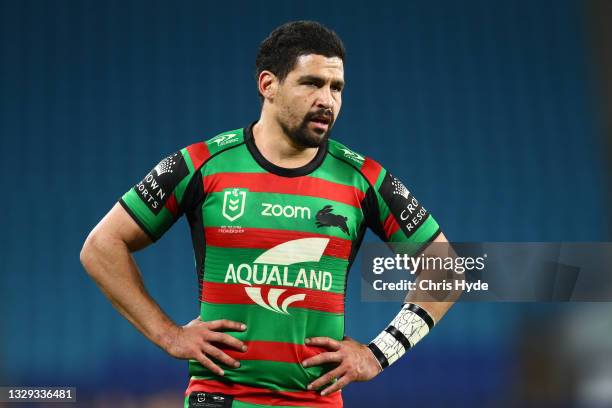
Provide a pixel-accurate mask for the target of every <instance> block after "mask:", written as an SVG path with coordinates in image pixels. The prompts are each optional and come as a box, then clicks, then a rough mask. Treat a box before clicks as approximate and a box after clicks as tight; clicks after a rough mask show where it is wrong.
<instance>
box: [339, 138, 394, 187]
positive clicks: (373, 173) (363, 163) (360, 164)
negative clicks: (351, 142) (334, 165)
mask: <svg viewBox="0 0 612 408" xmlns="http://www.w3.org/2000/svg"><path fill="white" fill-rule="evenodd" d="M328 153H329V154H330V155H331V156H333V157H335V158H336V159H337V160H340V161H342V162H344V163H346V164H347V165H349V166H351V167H353V168H354V169H355V171H357V172H359V173H360V174H361V175H362V176H363V177H364V178H365V179H366V180H367V181H368V183H369V184H370V185H375V184H376V182H377V180H378V178H379V176H380V175H381V173H383V172H384V169H383V167H382V166H381V165H380V163H378V162H377V161H376V160H374V159H372V158H371V157H368V156H365V155H363V154H360V153H357V152H356V151H354V150H353V149H350V148H348V147H347V146H346V145H344V144H342V143H340V142H339V141H337V140H334V139H329V143H328Z"/></svg>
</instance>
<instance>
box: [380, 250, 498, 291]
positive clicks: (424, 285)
mask: <svg viewBox="0 0 612 408" xmlns="http://www.w3.org/2000/svg"><path fill="white" fill-rule="evenodd" d="M486 258H487V254H484V255H482V256H479V257H461V256H446V257H438V256H437V257H431V256H425V254H423V253H421V254H420V255H418V256H410V255H408V254H395V256H387V257H383V256H379V257H375V258H373V260H372V273H374V274H375V275H382V274H383V273H384V272H385V271H406V272H408V273H409V274H410V275H415V274H416V273H417V271H436V272H439V271H441V272H444V273H446V274H450V275H451V276H452V275H453V274H456V275H463V274H465V273H466V272H469V271H482V270H484V269H485V260H486ZM436 275H437V274H436ZM372 287H373V288H374V290H376V291H385V290H392V291H394V290H401V291H406V290H408V291H416V290H423V291H453V290H460V291H466V292H468V293H469V292H471V291H481V290H484V291H486V290H488V289H489V284H488V283H487V282H483V281H482V280H481V279H478V280H477V281H475V282H470V281H468V280H466V279H460V278H459V277H457V276H455V277H452V278H451V279H445V278H443V279H438V278H437V277H435V276H432V277H431V278H426V277H424V278H422V279H418V280H409V279H400V280H399V281H392V282H386V281H385V280H384V279H382V278H381V279H375V280H374V281H373V282H372Z"/></svg>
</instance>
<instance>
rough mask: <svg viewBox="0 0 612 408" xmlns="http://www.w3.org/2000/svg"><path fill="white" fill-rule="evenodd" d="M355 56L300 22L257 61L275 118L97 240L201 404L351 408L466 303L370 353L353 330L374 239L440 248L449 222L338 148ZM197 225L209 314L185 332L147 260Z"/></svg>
mask: <svg viewBox="0 0 612 408" xmlns="http://www.w3.org/2000/svg"><path fill="white" fill-rule="evenodd" d="M344 57H345V50H344V46H343V44H342V42H341V40H340V39H339V38H338V36H337V35H336V34H335V33H334V32H333V31H330V30H328V29H327V28H325V27H323V26H322V25H320V24H318V23H315V22H308V21H298V22H292V23H287V24H285V25H283V26H281V27H279V28H277V29H276V30H274V31H273V32H272V33H271V34H270V36H269V37H268V38H266V39H265V40H264V41H263V43H262V44H261V46H260V49H259V53H258V55H257V59H256V68H257V85H258V90H259V94H260V97H261V100H262V110H261V116H260V118H259V120H258V121H256V122H254V123H252V124H251V125H249V126H247V127H245V128H240V129H235V130H231V131H227V132H223V133H221V134H219V135H217V136H215V137H213V138H212V139H209V140H207V141H205V142H198V143H195V144H192V145H190V146H188V147H186V148H183V149H181V150H179V151H178V152H176V153H174V154H172V155H170V156H168V157H166V158H165V159H163V160H162V161H161V162H160V163H159V164H158V165H157V166H155V167H154V168H153V169H152V170H151V171H150V172H149V173H148V174H147V175H146V176H145V178H144V179H143V180H142V181H141V182H139V183H138V184H136V185H135V186H134V187H133V188H132V189H130V190H129V191H128V192H127V193H126V194H125V195H124V196H123V197H122V198H121V200H120V202H119V203H118V204H116V205H115V206H114V207H113V208H112V209H111V211H110V212H109V213H108V214H107V215H106V216H105V217H104V218H103V219H102V220H101V221H100V223H99V224H98V225H97V226H96V227H95V228H94V229H93V231H92V232H91V234H90V235H89V237H88V238H87V240H86V242H85V244H84V246H83V250H82V252H81V261H82V263H83V265H84V267H85V269H86V270H87V272H88V273H89V274H90V275H91V277H92V278H93V279H94V280H95V281H96V283H97V284H98V285H99V286H100V288H101V289H102V291H103V292H104V293H105V294H106V295H107V296H108V298H109V299H110V301H111V302H112V303H113V305H114V306H115V307H116V308H117V309H118V310H119V311H120V312H121V314H122V315H123V316H125V317H126V318H127V319H128V320H129V321H130V322H131V323H132V324H133V325H134V326H135V327H136V328H137V329H138V330H140V331H141V332H142V333H143V334H144V335H145V336H146V337H147V338H148V339H149V340H151V341H152V342H154V343H155V344H156V345H158V346H159V347H161V348H162V349H163V350H165V351H166V352H167V353H168V354H170V355H171V356H173V357H176V358H180V359H188V360H189V373H190V376H191V379H190V381H189V386H188V389H187V392H186V394H185V407H190V406H193V407H197V406H202V407H203V406H206V407H215V406H218V407H230V406H231V407H262V406H309V407H340V406H342V399H341V395H340V393H339V392H336V391H338V390H340V389H341V388H343V387H344V386H346V385H347V384H348V383H350V382H352V381H366V380H369V379H371V378H373V377H374V376H376V375H377V374H378V373H379V372H381V371H382V370H383V369H384V368H385V367H387V366H388V365H389V364H391V363H393V362H394V361H395V360H397V359H398V358H399V357H400V356H401V355H402V354H404V352H405V351H406V350H407V349H408V348H410V347H412V346H414V344H416V342H418V341H419V340H420V339H421V338H422V337H423V336H424V335H426V334H427V333H428V331H429V329H430V328H431V327H432V326H433V324H434V322H437V321H438V320H439V319H440V318H441V317H442V316H443V315H444V313H445V312H446V310H447V309H448V308H449V307H450V305H451V303H449V302H416V301H415V302H410V298H407V301H406V303H405V304H404V305H403V306H402V308H401V310H400V312H399V313H398V315H397V316H396V318H395V319H394V320H393V321H392V322H391V324H389V325H388V326H384V325H383V324H384V322H381V328H385V327H386V329H385V330H383V331H382V332H381V334H380V335H379V336H378V337H377V338H376V339H374V340H373V341H372V342H371V343H370V344H368V345H364V344H360V343H359V342H357V341H355V340H353V339H351V338H349V337H347V336H345V335H344V292H345V290H346V279H347V275H348V270H349V268H350V266H351V263H352V262H353V260H354V258H355V255H356V253H357V250H358V248H359V245H360V243H361V240H362V238H363V235H364V233H365V231H366V228H367V227H369V228H371V229H372V230H373V231H374V232H375V233H376V234H377V235H378V236H379V237H380V238H381V239H382V240H383V241H386V242H408V243H414V244H417V245H419V246H420V248H421V249H424V250H425V251H428V249H429V246H428V244H429V243H431V242H432V241H438V242H446V239H445V238H444V235H443V234H441V232H440V229H439V227H438V224H437V223H436V221H435V220H434V218H433V217H432V216H431V215H429V214H428V212H427V211H426V210H425V209H424V208H423V207H422V206H421V205H420V204H419V203H418V201H416V199H415V198H414V197H413V196H412V195H411V194H410V193H409V192H408V190H407V189H406V188H405V187H404V186H403V184H402V183H401V182H400V181H399V180H397V179H396V178H395V177H393V176H392V175H391V174H390V173H388V172H387V171H386V170H385V169H384V168H383V167H381V165H380V164H378V163H377V162H376V161H374V160H372V159H370V158H365V157H363V156H361V155H360V154H358V153H356V152H354V151H352V150H350V149H348V148H347V147H345V146H343V145H342V144H340V143H338V142H336V141H334V140H331V139H329V135H330V131H331V129H332V127H333V125H334V123H335V121H336V119H337V117H338V115H339V113H340V107H341V105H342V98H341V97H342V90H343V87H344V66H343V63H344ZM183 214H185V215H186V216H187V220H188V221H189V225H190V228H191V236H192V240H193V247H194V252H195V258H196V270H197V275H198V282H199V293H200V301H201V303H200V304H201V310H200V316H199V317H198V318H197V319H195V320H193V321H191V322H190V323H189V324H187V325H185V326H178V325H176V324H175V323H173V322H172V321H171V320H170V319H169V318H168V316H167V315H166V314H165V313H164V312H163V311H162V310H161V309H160V307H159V306H158V305H157V304H156V303H155V301H154V300H153V299H152V298H151V297H150V296H149V295H148V293H147V292H146V290H145V289H144V286H143V283H142V280H141V277H140V274H139V270H138V267H137V265H136V264H135V262H134V260H133V258H132V256H131V254H130V253H131V252H134V251H137V250H139V249H142V248H144V247H145V246H147V245H149V244H150V243H151V242H154V241H156V240H157V239H159V238H160V237H161V236H162V235H163V234H164V232H165V231H167V230H168V228H170V227H171V226H172V224H173V223H174V222H175V221H176V220H177V219H178V218H179V217H180V216H181V215H183Z"/></svg>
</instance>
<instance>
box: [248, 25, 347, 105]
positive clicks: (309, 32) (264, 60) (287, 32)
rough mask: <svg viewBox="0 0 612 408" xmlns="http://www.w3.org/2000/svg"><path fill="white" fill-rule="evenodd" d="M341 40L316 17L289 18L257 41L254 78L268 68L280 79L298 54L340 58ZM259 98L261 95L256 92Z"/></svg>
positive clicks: (281, 79) (343, 54)
mask: <svg viewBox="0 0 612 408" xmlns="http://www.w3.org/2000/svg"><path fill="white" fill-rule="evenodd" d="M345 53H346V51H345V49H344V44H343V43H342V40H341V39H340V37H338V34H336V33H335V32H334V31H333V30H330V29H329V28H327V27H325V26H324V25H323V24H321V23H317V22H316V21H306V20H301V21H291V22H289V23H285V24H283V25H282V26H280V27H277V28H276V29H274V31H272V32H271V33H270V35H269V36H268V37H267V38H266V39H265V40H263V41H262V42H261V44H260V45H259V51H258V52H257V57H256V58H255V80H256V81H257V80H258V79H259V74H261V72H262V71H270V72H272V73H273V74H274V75H276V77H277V78H278V79H279V80H280V81H281V82H282V81H283V80H284V79H285V78H286V77H287V75H288V74H289V72H291V70H292V69H293V67H294V66H295V63H296V60H297V59H298V57H300V56H301V55H307V54H319V55H323V56H325V57H338V58H340V59H341V60H342V62H344V58H345ZM259 97H260V98H261V99H262V100H263V95H261V94H259Z"/></svg>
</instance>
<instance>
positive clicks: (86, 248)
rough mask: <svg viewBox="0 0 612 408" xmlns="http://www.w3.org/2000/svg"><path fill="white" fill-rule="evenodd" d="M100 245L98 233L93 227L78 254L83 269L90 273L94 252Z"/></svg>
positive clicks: (94, 256)
mask: <svg viewBox="0 0 612 408" xmlns="http://www.w3.org/2000/svg"><path fill="white" fill-rule="evenodd" d="M99 245H100V236H99V233H98V232H96V230H95V229H94V230H93V231H91V232H90V233H89V235H88V236H87V238H86V239H85V242H84V243H83V246H82V247H81V252H80V254H79V259H80V261H81V265H83V268H84V269H85V271H86V272H87V273H88V274H89V275H91V274H92V273H93V268H92V265H93V264H94V262H95V260H96V254H97V253H98V252H99V251H98V248H99Z"/></svg>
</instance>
